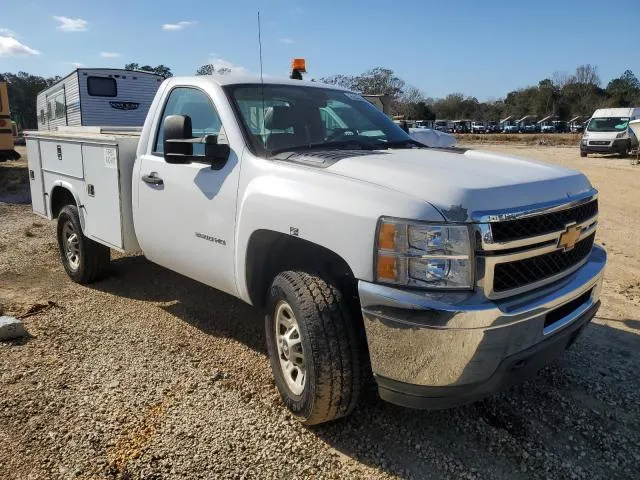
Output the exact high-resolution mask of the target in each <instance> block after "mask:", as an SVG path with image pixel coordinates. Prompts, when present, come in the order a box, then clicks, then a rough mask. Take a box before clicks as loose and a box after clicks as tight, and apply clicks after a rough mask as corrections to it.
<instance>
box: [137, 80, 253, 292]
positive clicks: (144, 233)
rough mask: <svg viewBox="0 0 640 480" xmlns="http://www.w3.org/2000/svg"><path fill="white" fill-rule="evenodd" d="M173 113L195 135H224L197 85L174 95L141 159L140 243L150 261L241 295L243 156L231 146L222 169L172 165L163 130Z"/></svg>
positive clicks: (201, 149) (199, 150)
mask: <svg viewBox="0 0 640 480" xmlns="http://www.w3.org/2000/svg"><path fill="white" fill-rule="evenodd" d="M168 115H189V116H190V117H191V122H192V127H193V135H194V137H199V136H203V135H207V134H218V133H219V132H220V130H221V128H222V123H221V120H220V117H219V115H218V113H217V111H216V108H215V106H214V104H213V103H212V101H211V98H210V96H209V95H208V94H207V93H205V92H203V91H202V90H200V89H197V88H191V87H176V88H174V89H173V90H172V91H171V92H170V93H169V95H168V97H167V99H166V102H165V105H164V107H163V111H162V118H161V121H160V122H158V125H157V128H156V131H155V132H154V133H153V138H152V140H151V143H152V147H151V149H150V150H151V151H150V152H146V153H145V154H143V155H141V157H140V159H139V162H138V163H139V169H138V171H137V172H136V174H137V178H136V180H135V181H137V182H138V186H137V187H138V188H137V190H138V208H137V209H135V208H134V222H135V230H136V235H137V237H138V241H139V243H140V246H141V248H142V250H143V252H144V254H145V256H146V257H147V258H148V259H149V260H151V261H153V262H155V263H158V264H159V265H162V266H165V267H167V268H169V269H171V270H174V271H176V272H179V273H181V274H183V275H185V276H187V277H190V278H193V279H195V280H198V281H200V282H202V283H205V284H207V285H211V286H213V287H215V288H218V289H220V290H223V291H225V292H228V293H231V294H235V293H236V285H235V275H234V268H233V267H234V265H233V259H234V232H235V216H236V196H237V190H238V178H239V166H238V155H237V154H240V152H235V151H234V149H233V145H231V154H230V156H229V160H228V161H227V163H226V164H225V166H224V167H223V168H222V169H220V170H213V169H212V168H211V165H209V164H206V163H201V162H192V163H188V164H173V163H167V162H166V161H165V159H164V157H163V130H162V126H163V124H164V118H166V117H167V116H168ZM193 153H194V155H202V154H203V153H204V145H201V144H195V145H194V151H193ZM134 201H135V199H134Z"/></svg>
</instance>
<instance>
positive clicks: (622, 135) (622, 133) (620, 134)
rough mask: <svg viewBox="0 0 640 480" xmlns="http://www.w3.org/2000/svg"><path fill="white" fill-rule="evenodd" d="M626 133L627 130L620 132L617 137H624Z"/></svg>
mask: <svg viewBox="0 0 640 480" xmlns="http://www.w3.org/2000/svg"><path fill="white" fill-rule="evenodd" d="M626 134H627V132H620V133H619V134H617V135H616V138H624V136H625V135H626Z"/></svg>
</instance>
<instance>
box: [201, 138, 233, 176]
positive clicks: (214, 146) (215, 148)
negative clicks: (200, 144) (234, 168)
mask: <svg viewBox="0 0 640 480" xmlns="http://www.w3.org/2000/svg"><path fill="white" fill-rule="evenodd" d="M230 153H231V148H230V147H229V145H228V144H226V143H218V136H217V135H207V136H205V137H204V157H205V158H204V160H205V161H207V162H210V163H211V168H212V169H214V170H220V169H221V168H222V167H224V166H225V164H226V163H227V160H229V154H230Z"/></svg>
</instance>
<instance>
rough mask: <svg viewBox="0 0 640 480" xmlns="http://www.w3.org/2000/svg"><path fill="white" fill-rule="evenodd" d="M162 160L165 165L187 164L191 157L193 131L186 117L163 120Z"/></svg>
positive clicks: (172, 116)
mask: <svg viewBox="0 0 640 480" xmlns="http://www.w3.org/2000/svg"><path fill="white" fill-rule="evenodd" d="M162 128H163V131H164V144H163V147H164V159H165V161H166V162H167V163H189V162H190V161H191V157H192V156H193V133H192V132H193V131H192V128H191V117H189V116H188V115H169V116H168V117H167V118H165V119H164V125H163V126H162Z"/></svg>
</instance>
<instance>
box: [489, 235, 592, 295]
mask: <svg viewBox="0 0 640 480" xmlns="http://www.w3.org/2000/svg"><path fill="white" fill-rule="evenodd" d="M595 236H596V235H595V233H594V234H591V235H589V236H588V237H587V238H584V239H582V240H581V241H579V242H578V243H576V245H575V247H574V248H573V249H572V250H569V251H568V252H564V251H562V250H556V251H554V252H550V253H547V254H544V255H539V256H535V257H530V258H525V259H523V260H516V261H514V262H505V263H499V264H497V265H496V266H495V269H494V272H493V290H494V292H504V291H507V290H513V289H516V288H521V287H523V286H526V285H530V284H533V283H537V282H540V281H541V280H544V279H546V278H550V277H554V276H556V275H558V274H560V273H562V272H565V271H567V270H569V269H571V268H572V267H574V266H576V265H577V264H579V263H580V262H582V260H584V259H585V258H587V256H588V255H589V253H590V252H591V248H592V247H593V241H594V238H595Z"/></svg>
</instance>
